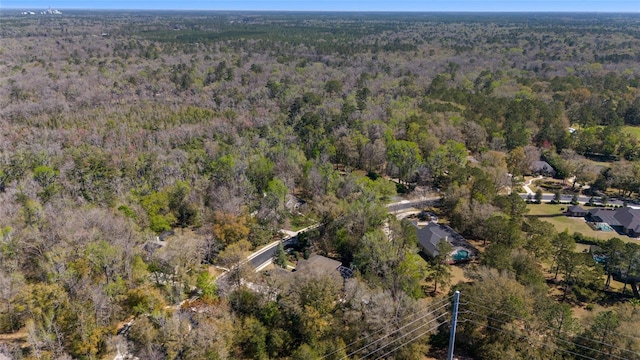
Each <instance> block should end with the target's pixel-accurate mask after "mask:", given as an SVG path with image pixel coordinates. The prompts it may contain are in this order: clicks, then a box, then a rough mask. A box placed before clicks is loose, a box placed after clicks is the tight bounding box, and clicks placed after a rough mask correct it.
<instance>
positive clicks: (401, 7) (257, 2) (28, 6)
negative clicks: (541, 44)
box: [0, 0, 640, 13]
mask: <svg viewBox="0 0 640 360" xmlns="http://www.w3.org/2000/svg"><path fill="white" fill-rule="evenodd" d="M49 6H51V7H52V8H54V9H132V10H133V9H139V10H152V9H153V10H244V11H247V10H267V11H402V12H413V11H416V12H429V11H436V12H437V11H460V12H621V13H638V12H640V0H610V1H603V0H538V1H535V0H396V1H388V0H386V1H385V0H368V1H365V0H324V1H322V0H297V1H296V0H236V1H233V0H214V1H211V0H210V1H206V0H180V1H176V0H173V1H168V0H155V1H151V0H139V1H126V0H110V1H104V2H98V1H82V0H57V1H55V0H45V1H42V0H0V9H24V10H33V9H47V8H49Z"/></svg>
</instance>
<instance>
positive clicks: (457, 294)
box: [447, 291, 460, 360]
mask: <svg viewBox="0 0 640 360" xmlns="http://www.w3.org/2000/svg"><path fill="white" fill-rule="evenodd" d="M459 303H460V291H456V292H455V294H454V295H453V314H452V315H451V334H450V335H449V356H447V359H448V360H453V348H454V345H455V342H456V325H458V304H459Z"/></svg>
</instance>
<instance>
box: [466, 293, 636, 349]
mask: <svg viewBox="0 0 640 360" xmlns="http://www.w3.org/2000/svg"><path fill="white" fill-rule="evenodd" d="M464 304H465V305H467V304H472V305H475V306H478V307H481V308H484V309H487V310H489V311H493V312H497V313H501V314H504V315H507V316H509V317H511V318H513V319H516V320H520V321H524V322H526V321H527V320H526V319H524V318H521V317H518V316H515V315H512V314H509V313H507V312H504V311H501V310H497V309H493V308H490V307H488V306H485V305H481V304H478V303H476V302H473V301H470V300H467V301H466V302H465V303H464ZM466 311H467V312H471V311H469V310H466ZM476 315H478V316H484V317H487V318H491V317H489V316H486V315H481V314H477V313H476ZM491 319H492V320H494V321H500V320H498V319H495V318H491ZM500 322H503V323H504V321H500ZM542 327H544V328H547V329H549V330H552V331H554V332H558V333H563V334H565V335H569V336H574V337H576V338H580V339H583V340H587V341H591V342H594V343H596V344H601V345H605V346H608V347H610V348H613V349H618V350H621V351H624V352H627V353H629V354H633V355H638V356H640V353H637V352H635V351H632V350H628V349H625V348H621V347H619V346H615V345H612V344H607V343H605V342H604V341H600V340H596V339H591V338H588V337H585V336H581V335H578V334H575V335H571V334H569V333H568V332H567V331H566V330H564V331H562V330H558V329H555V328H552V327H551V326H547V325H542ZM611 333H612V334H617V333H615V332H613V331H612V332H611ZM618 335H623V334H618ZM627 337H630V338H634V337H633V336H627ZM572 343H573V344H575V345H578V344H577V343H575V342H572ZM578 346H581V345H578ZM593 350H594V351H597V350H595V349H593ZM607 355H608V354H607ZM608 356H615V355H608Z"/></svg>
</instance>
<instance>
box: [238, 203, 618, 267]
mask: <svg viewBox="0 0 640 360" xmlns="http://www.w3.org/2000/svg"><path fill="white" fill-rule="evenodd" d="M531 196H532V199H533V197H534V195H531ZM520 197H522V198H523V199H525V200H526V199H527V197H528V194H526V193H525V194H520ZM553 198H554V195H553V194H543V195H542V201H543V202H549V201H551V200H553ZM572 198H573V196H572V195H561V197H560V201H562V202H567V203H568V202H570V201H571V199H572ZM440 199H441V197H435V196H434V197H429V198H423V199H419V200H403V201H400V202H396V203H392V204H387V208H388V209H389V212H391V213H395V212H399V211H403V210H407V209H412V208H414V209H418V210H420V209H423V208H425V207H427V206H433V205H436V204H437V203H438V202H439V201H440ZM590 199H591V197H589V196H584V195H580V196H578V202H579V203H581V204H585V203H588V202H589V200H590ZM594 203H595V204H596V205H602V204H601V203H600V198H599V197H594ZM608 204H611V205H620V206H622V201H620V200H610V201H609V202H608ZM318 226H319V225H312V226H310V227H307V228H305V229H302V230H300V231H297V232H295V233H290V234H289V235H288V236H287V237H285V238H284V239H282V243H283V245H284V247H285V248H288V247H290V246H292V245H293V244H294V243H295V242H296V241H297V239H298V234H300V233H303V232H306V231H309V230H312V229H315V228H317V227H318ZM279 243H280V241H274V242H272V243H271V244H269V245H267V246H265V247H263V248H262V249H260V250H257V251H256V252H254V253H253V254H251V255H249V256H248V257H247V261H249V262H251V265H252V266H253V267H254V268H255V269H256V271H260V270H262V269H263V268H265V267H266V266H267V265H269V264H271V262H272V261H273V258H274V256H275V255H276V252H277V251H278V244H279Z"/></svg>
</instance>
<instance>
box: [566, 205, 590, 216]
mask: <svg viewBox="0 0 640 360" xmlns="http://www.w3.org/2000/svg"><path fill="white" fill-rule="evenodd" d="M588 213H589V212H588V211H587V210H585V209H583V208H582V206H580V205H572V206H569V207H568V208H567V216H573V217H585V216H587V214H588Z"/></svg>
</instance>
